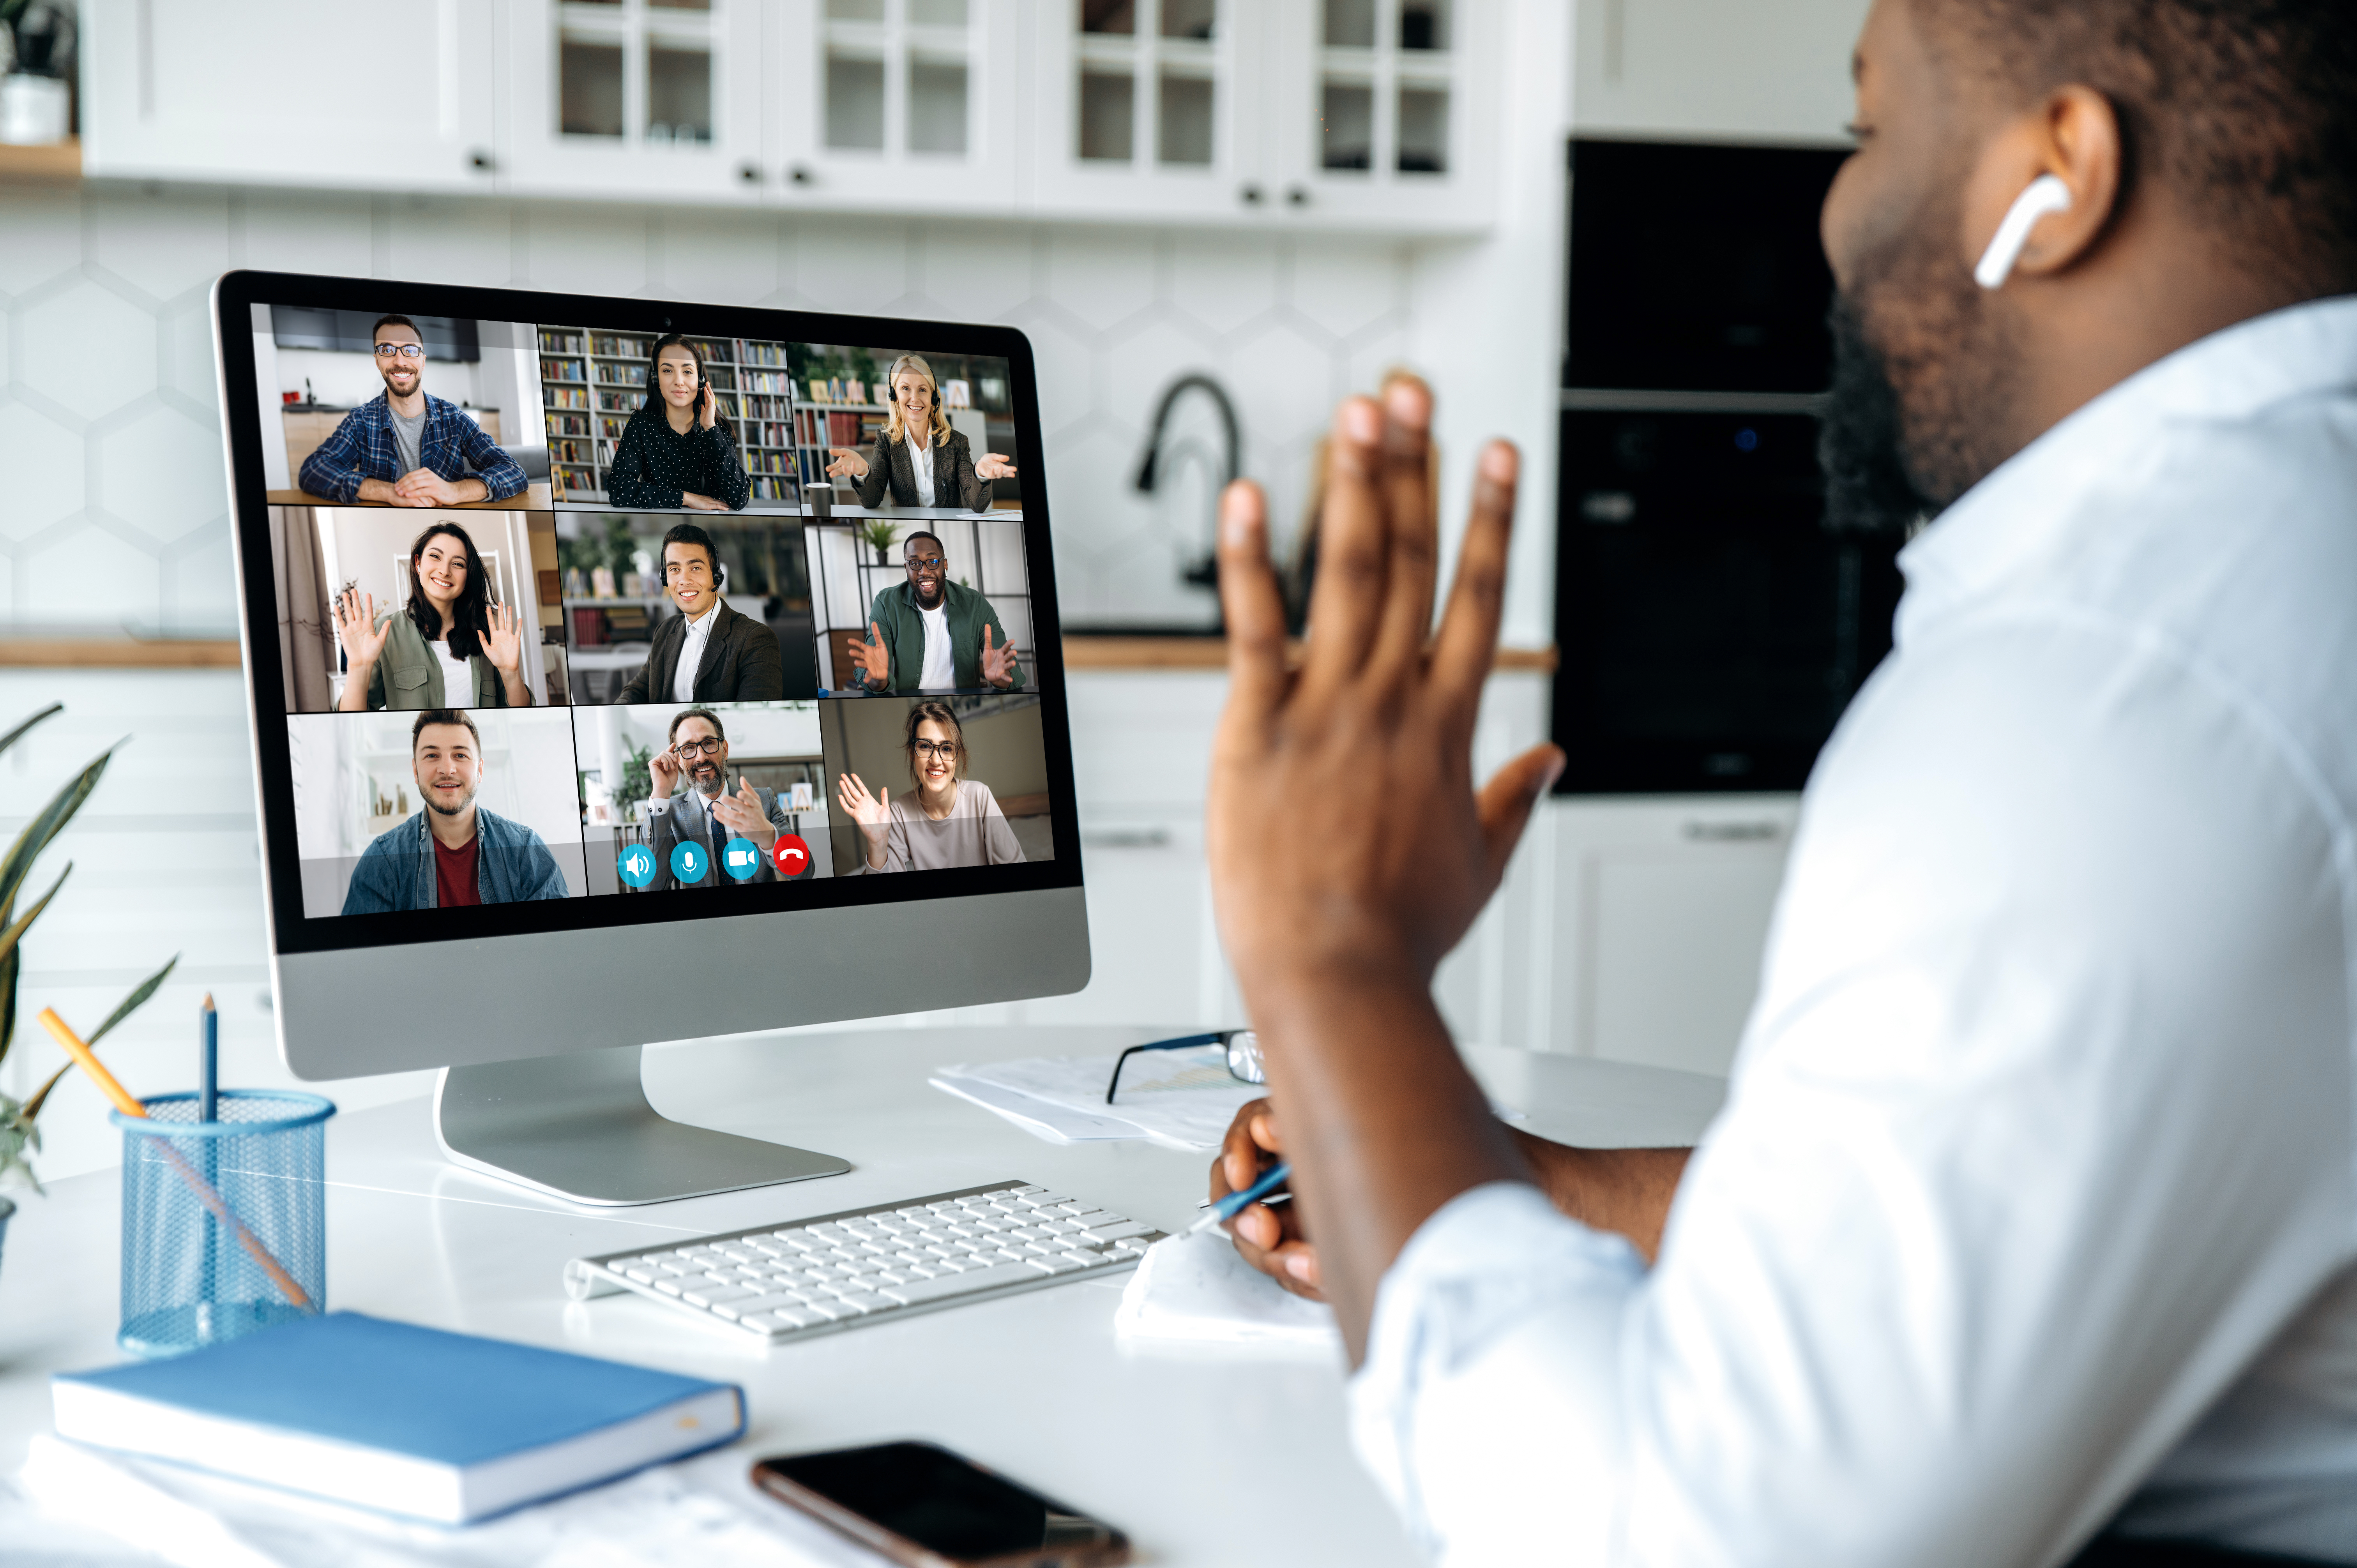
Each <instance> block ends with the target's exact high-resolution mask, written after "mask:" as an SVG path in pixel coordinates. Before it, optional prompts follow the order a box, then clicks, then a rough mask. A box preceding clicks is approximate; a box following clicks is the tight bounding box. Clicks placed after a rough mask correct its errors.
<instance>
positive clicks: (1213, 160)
mask: <svg viewBox="0 0 2357 1568" xmlns="http://www.w3.org/2000/svg"><path fill="white" fill-rule="evenodd" d="M1036 3H1037V4H1038V6H1039V15H1038V17H1037V20H1036V23H1035V35H1034V36H1035V38H1036V40H1037V41H1036V44H1035V48H1034V51H1033V56H1034V59H1035V60H1036V61H1037V68H1036V69H1037V70H1038V72H1039V92H1038V94H1037V96H1036V100H1035V113H1034V116H1033V119H1032V122H1031V126H1030V131H1029V135H1030V138H1031V142H1032V146H1033V156H1034V167H1035V169H1036V171H1037V175H1036V177H1037V178H1038V181H1039V195H1040V199H1041V204H1042V206H1043V208H1044V209H1045V210H1046V211H1047V212H1048V213H1049V214H1051V215H1062V214H1067V213H1069V214H1070V215H1071V216H1075V217H1084V216H1087V215H1089V214H1091V213H1094V214H1095V215H1097V216H1103V215H1104V214H1105V213H1107V212H1108V211H1113V212H1124V213H1138V214H1142V215H1156V216H1158V215H1161V214H1164V213H1168V214H1170V215H1172V216H1189V215H1193V214H1197V213H1212V212H1216V213H1222V214H1225V213H1229V212H1233V211H1240V210H1241V211H1250V210H1253V209H1257V208H1262V207H1264V206H1265V202H1266V191H1265V188H1264V182H1263V179H1262V177H1261V172H1260V171H1261V166H1262V156H1261V155H1262V149H1261V146H1260V127H1261V125H1262V124H1263V118H1262V116H1263V105H1262V103H1261V102H1260V96H1261V95H1260V92H1259V85H1260V83H1261V82H1262V81H1265V80H1266V72H1265V70H1264V69H1262V66H1261V62H1260V51H1259V49H1258V48H1257V47H1256V40H1257V38H1259V36H1260V34H1261V32H1262V31H1263V27H1262V22H1263V17H1264V13H1265V9H1266V8H1267V0H1036Z"/></svg>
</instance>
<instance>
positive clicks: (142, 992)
mask: <svg viewBox="0 0 2357 1568" xmlns="http://www.w3.org/2000/svg"><path fill="white" fill-rule="evenodd" d="M179 961H180V955H179V954H178V953H174V954H173V955H172V957H171V960H170V961H169V962H167V963H166V964H165V965H164V967H163V968H161V969H159V970H157V971H156V972H155V973H153V974H151V975H149V976H148V977H147V978H146V979H145V980H143V981H141V982H140V983H138V984H137V985H135V986H133V987H132V988H131V994H130V995H128V996H126V997H124V999H123V1001H122V1003H121V1004H119V1005H118V1006H116V1008H115V1009H114V1011H113V1012H112V1013H109V1014H108V1015H106V1022H105V1023H103V1024H101V1025H100V1026H98V1027H97V1028H95V1029H92V1030H91V1032H90V1037H89V1038H88V1039H86V1040H84V1041H83V1042H82V1043H83V1044H84V1045H89V1046H95V1045H96V1044H98V1042H99V1041H100V1040H102V1039H103V1038H104V1037H105V1036H106V1032H107V1031H108V1030H109V1029H112V1028H113V1027H114V1026H116V1025H117V1024H120V1023H122V1022H123V1020H124V1019H125V1018H128V1017H130V1016H131V1015H132V1014H134V1013H136V1012H137V1011H139V1009H140V1008H141V1007H142V1006H143V1005H145V1003H146V1001H147V999H148V998H149V997H151V996H153V995H155V994H156V987H157V986H159V985H161V984H163V983H164V977H165V976H166V975H167V974H169V973H171V972H172V971H173V969H174V967H175V966H177V965H178V963H179ZM73 1069H74V1064H73V1063H72V1061H70V1060H69V1061H67V1063H66V1064H65V1065H64V1066H63V1067H61V1068H59V1069H58V1070H57V1071H55V1072H53V1073H51V1074H49V1076H48V1079H47V1081H45V1082H44V1083H42V1085H41V1087H40V1088H38V1089H37V1090H33V1097H32V1098H31V1099H30V1100H27V1101H25V1106H24V1110H23V1111H22V1112H20V1113H19V1114H20V1115H21V1116H22V1117H23V1119H24V1121H25V1122H26V1123H27V1125H30V1123H31V1122H32V1120H33V1118H34V1117H36V1116H38V1115H39V1114H40V1113H41V1107H42V1106H44V1105H46V1104H48V1100H49V1090H53V1089H55V1088H56V1087H57V1086H58V1080H59V1079H61V1078H63V1077H65V1075H66V1074H68V1073H70V1072H71V1071H73ZM38 1146H39V1145H38V1144H36V1145H35V1147H37V1148H38Z"/></svg>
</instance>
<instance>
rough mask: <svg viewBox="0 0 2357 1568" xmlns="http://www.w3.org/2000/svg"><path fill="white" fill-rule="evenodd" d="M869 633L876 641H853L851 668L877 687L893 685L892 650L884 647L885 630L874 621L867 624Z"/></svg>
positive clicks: (856, 639) (855, 639)
mask: <svg viewBox="0 0 2357 1568" xmlns="http://www.w3.org/2000/svg"><path fill="white" fill-rule="evenodd" d="M867 632H868V635H869V636H870V637H873V638H874V639H876V640H875V641H873V642H869V641H866V639H861V638H854V639H851V667H852V668H853V669H855V670H856V671H859V673H860V674H862V675H865V676H866V678H867V679H868V681H869V682H871V683H873V684H875V685H877V686H889V685H890V684H891V683H892V650H890V649H888V648H887V647H885V646H884V628H882V627H880V626H878V625H877V624H876V623H875V622H874V621H872V620H871V621H869V622H868V623H867Z"/></svg>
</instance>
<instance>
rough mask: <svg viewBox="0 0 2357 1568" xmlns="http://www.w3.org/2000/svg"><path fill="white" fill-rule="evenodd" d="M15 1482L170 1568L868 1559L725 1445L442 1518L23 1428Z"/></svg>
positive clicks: (783, 1563) (53, 1509)
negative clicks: (779, 1495) (550, 1496)
mask: <svg viewBox="0 0 2357 1568" xmlns="http://www.w3.org/2000/svg"><path fill="white" fill-rule="evenodd" d="M17 1487H18V1488H20V1489H21V1491H22V1494H23V1495H24V1496H25V1497H26V1498H29V1499H30V1500H31V1501H32V1502H34V1503H36V1504H38V1507H39V1508H40V1509H41V1510H42V1512H44V1513H46V1514H48V1515H49V1516H51V1517H52V1518H57V1519H61V1520H71V1521H73V1522H75V1523H78V1524H80V1525H81V1526H84V1527H86V1528H88V1529H91V1530H98V1531H102V1532H103V1533H104V1534H105V1535H107V1536H110V1537H112V1538H113V1539H114V1540H115V1541H121V1542H123V1543H124V1544H125V1545H128V1546H131V1547H134V1548H136V1549H140V1550H142V1551H143V1552H152V1553H154V1556H153V1557H147V1558H145V1561H147V1562H150V1563H152V1562H154V1561H155V1560H156V1558H161V1559H162V1560H163V1561H164V1562H167V1563H172V1564H174V1565H175V1568H312V1565H313V1564H317V1563H335V1564H336V1565H337V1568H875V1565H876V1564H877V1563H879V1562H880V1561H881V1560H880V1559H879V1558H877V1557H876V1556H874V1555H873V1554H871V1553H869V1552H866V1550H864V1549H863V1548H861V1547H860V1546H858V1545H857V1544H856V1543H855V1542H853V1541H847V1540H845V1539H844V1538H843V1537H841V1536H839V1535H836V1534H835V1533H834V1531H832V1530H828V1529H827V1528H826V1527H825V1526H824V1525H823V1524H821V1523H819V1522H818V1521H817V1520H813V1519H810V1518H808V1517H807V1516H804V1515H802V1514H798V1513H796V1512H794V1511H793V1510H792V1509H788V1508H786V1507H784V1506H783V1505H781V1504H779V1503H775V1502H772V1501H770V1499H769V1498H765V1497H762V1496H761V1495H760V1494H759V1493H758V1492H756V1491H755V1490H754V1489H753V1487H752V1483H751V1482H750V1481H749V1480H748V1479H747V1478H746V1458H745V1453H744V1451H743V1450H742V1449H741V1448H737V1447H731V1448H724V1449H721V1450H718V1451H717V1452H716V1453H712V1454H705V1455H699V1456H697V1457H695V1458H693V1459H683V1460H681V1461H680V1462H678V1463H677V1464H673V1465H663V1466H657V1467H655V1468H654V1469H651V1470H641V1471H640V1472H639V1473H638V1474H637V1475H635V1476H626V1477H623V1478H621V1479H620V1480H618V1481H613V1482H610V1483H608V1484H607V1485H606V1486H602V1487H592V1488H590V1489H589V1490H587V1491H586V1492H576V1493H574V1494H572V1495H571V1496H569V1497H563V1498H555V1499H554V1500H552V1501H549V1502H545V1503H542V1504H539V1505H537V1506H535V1507H533V1508H527V1509H518V1510H517V1511H516V1512H514V1513H511V1514H506V1515H502V1516H501V1517H500V1518H498V1519H495V1520H485V1521H484V1522H483V1523H481V1524H477V1525H469V1526H467V1527H466V1528H464V1529H455V1530H453V1529H445V1528H443V1527H441V1526H439V1525H431V1524H419V1523H414V1522H411V1521H407V1520H396V1519H391V1518H388V1517H386V1516H384V1515H382V1514H375V1513H370V1512H367V1511H365V1510H363V1509H351V1508H345V1507H342V1506H340V1505H339V1504H335V1503H328V1502H320V1501H317V1500H315V1499H311V1498H301V1497H297V1496H295V1495H294V1494H292V1493H286V1492H279V1491H274V1490H272V1489H271V1488H269V1487H258V1486H254V1485H252V1484H250V1483H247V1482H242V1481H232V1480H229V1479H226V1478H224V1477H216V1476H208V1475H205V1474H204V1473H203V1472H201V1471H197V1470H190V1469H184V1468H182V1467H180V1466H175V1465H165V1464H158V1463H156V1462H154V1461H151V1460H144V1459H132V1458H128V1457H125V1456H124V1455H115V1454H108V1453H104V1452H102V1451H100V1450H98V1449H94V1448H85V1447H83V1446H81V1444H73V1443H68V1442H66V1441H65V1440H64V1439H62V1438H59V1437H56V1436H53V1435H50V1434H46V1433H44V1434H39V1435H38V1436H36V1437H35V1438H34V1439H33V1443H32V1447H31V1450H30V1452H29V1453H28V1455H27V1458H26V1461H25V1468H24V1469H23V1471H22V1472H20V1474H19V1476H18V1478H17ZM6 1500H7V1499H5V1498H0V1505H4V1504H5V1502H6ZM0 1517H5V1508H4V1507H0ZM0 1542H5V1537H0ZM6 1556H7V1552H6V1548H5V1544H0V1558H5V1557H6ZM80 1560H81V1559H79V1558H76V1559H69V1561H80ZM93 1560H98V1559H93Z"/></svg>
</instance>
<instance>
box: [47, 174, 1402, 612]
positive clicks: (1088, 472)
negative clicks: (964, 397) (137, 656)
mask: <svg viewBox="0 0 2357 1568" xmlns="http://www.w3.org/2000/svg"><path fill="white" fill-rule="evenodd" d="M0 233H4V234H5V235H6V236H7V238H6V241H5V243H0V323H5V326H0V333H5V336H0V351H5V362H6V366H7V381H6V387H5V392H0V472H5V473H7V474H9V475H10V476H11V477H12V481H13V483H12V487H11V492H10V494H9V495H8V496H7V497H6V498H5V499H0V614H5V618H6V620H7V622H8V623H9V624H10V625H12V626H15V627H19V628H44V629H46V628H70V627H72V626H90V627H93V628H98V627H104V628H113V627H116V626H120V625H124V624H128V625H131V626H133V627H135V628H141V629H146V630H154V629H161V630H165V631H170V632H178V633H182V634H188V635H229V634H231V631H232V630H233V623H232V619H231V615H232V610H231V591H232V589H231V583H232V579H231V569H230V559H229V508H228V501H227V498H226V492H225V486H224V480H223V468H222V462H221V434H220V424H219V416H218V412H217V404H218V402H219V394H218V392H217V390H216V388H215V386H214V381H213V369H212V363H211V339H210V328H209V320H208V316H207V299H206V295H207V290H208V289H209V287H210V285H211V282H212V279H213V277H214V275H215V274H217V273H218V272H220V271H221V269H222V268H225V267H231V266H244V267H255V268H263V269H272V270H283V271H292V272H302V271H333V270H365V271H366V272H368V273H369V274H371V275H373V276H378V277H386V278H414V279H417V280H420V281H426V282H437V283H465V284H479V285H495V286H505V287H520V288H533V287H542V288H558V289H567V290H580V291H584V292H591V293H610V294H638V295H656V296H662V297H669V298H675V299H706V300H711V301H714V302H716V303H721V304H732V305H737V304H741V305H769V306H787V307H794V308H802V309H813V310H856V311H864V312H872V313H877V314H883V315H891V316H907V317H952V318H965V319H985V320H992V321H999V322H1005V323H1006V324H1008V325H1010V326H1015V327H1020V328H1023V329H1024V330H1025V331H1027V332H1028V333H1029V334H1030V335H1031V338H1032V342H1033V345H1034V348H1035V350H1036V353H1037V357H1038V361H1039V377H1040V389H1039V392H1040V395H1039V402H1040V413H1041V419H1042V422H1043V424H1045V426H1046V428H1045V430H1044V431H1043V433H1042V435H1043V440H1044V444H1045V446H1046V450H1047V453H1048V459H1049V500H1050V502H1051V506H1052V510H1053V514H1054V518H1055V525H1056V542H1057V558H1058V562H1059V567H1060V570H1059V580H1060V587H1061V591H1062V595H1063V602H1064V615H1065V618H1066V619H1067V620H1068V621H1069V622H1071V623H1073V624H1077V625H1084V624H1089V623H1099V624H1103V623H1109V622H1133V621H1137V620H1141V619H1148V620H1161V621H1169V620H1175V619H1186V618H1195V619H1202V620H1208V619H1209V618H1210V608H1211V606H1210V601H1209V599H1208V596H1205V595H1204V594H1203V593H1202V592H1201V591H1200V590H1198V589H1193V588H1189V587H1185V586H1183V585H1180V584H1179V580H1178V573H1179V569H1180V568H1182V567H1183V566H1184V565H1185V564H1187V563H1189V561H1191V560H1193V559H1194V558H1196V557H1197V556H1199V555H1200V553H1202V551H1203V550H1204V548H1205V547H1206V546H1207V545H1208V543H1209V540H1210V516H1209V506H1210V496H1211V484H1210V483H1209V481H1208V480H1207V479H1206V478H1205V476H1206V475H1207V474H1208V473H1209V472H1210V470H1211V467H1213V466H1214V465H1215V464H1216V456H1215V455H1213V454H1211V452H1210V450H1209V446H1210V445H1211V444H1212V443H1211V435H1212V434H1213V433H1214V432H1215V430H1216V426H1215V424H1212V423H1211V421H1209V420H1208V418H1207V417H1206V416H1205V413H1204V412H1203V411H1202V410H1200V409H1190V410H1189V412H1188V413H1187V414H1186V415H1185V416H1184V417H1183V418H1182V419H1181V421H1180V428H1179V432H1178V434H1179V435H1180V436H1181V437H1182V439H1183V440H1184V442H1185V443H1186V444H1187V445H1188V446H1189V451H1190V454H1191V456H1192V458H1193V461H1192V463H1191V465H1190V466H1182V467H1183V469H1184V471H1183V472H1182V473H1181V475H1180V476H1179V478H1177V480H1176V481H1175V482H1174V483H1172V484H1171V485H1169V486H1167V487H1165V490H1164V493H1162V494H1159V495H1157V496H1146V495H1141V494H1139V493H1138V492H1137V490H1136V489H1134V488H1133V486H1132V485H1131V482H1130V481H1131V477H1132V475H1133V474H1134V472H1135V467H1136V464H1137V459H1138V456H1139V455H1140V451H1141V448H1142V446H1143V444H1144V441H1145V438H1146V424H1147V422H1148V421H1149V420H1150V419H1151V417H1152V413H1153V409H1154V406H1155V403H1156V402H1157V399H1158V395H1159V393H1160V392H1161V390H1162V389H1163V388H1164V387H1166V386H1167V385H1168V384H1169V382H1170V381H1172V379H1173V378H1175V377H1177V376H1179V375H1180V374H1182V373H1184V372H1186V371H1208V372H1210V373H1211V375H1213V376H1215V377H1217V378H1218V379H1219V380H1220V381H1222V383H1224V384H1225V385H1226V386H1227V388H1228V389H1229V391H1230V392H1231V393H1232V395H1233V396H1234V398H1235V401H1236V404H1237V409H1238V413H1239V414H1240V415H1241V417H1242V423H1243V440H1244V451H1243V468H1244V471H1245V472H1246V473H1249V474H1252V475H1254V476H1255V477H1257V478H1260V479H1261V480H1262V481H1263V482H1264V483H1265V484H1266V485H1267V486H1268V488H1269V490H1270V500H1271V503H1272V509H1273V512H1274V516H1275V520H1276V521H1277V524H1278V529H1279V532H1280V534H1281V535H1282V534H1283V533H1284V532H1288V531H1289V529H1290V527H1291V524H1292V521H1293V520H1294V518H1295V517H1296V516H1297V513H1298V510H1299V508H1300V505H1301V499H1302V495H1303V491H1304V488H1305V483H1304V482H1305V478H1306V468H1307V466H1308V459H1309V456H1310V453H1311V451H1312V449H1313V446H1314V443H1315V440H1316V433H1317V431H1318V428H1319V426H1320V425H1321V424H1322V422H1323V420H1324V418H1325V416H1326V413H1327V411H1328V410H1329V408H1330V407H1331V405H1332V403H1333V402H1334V400H1335V399H1336V398H1338V397H1340V396H1341V395H1342V394H1343V393H1345V392H1350V391H1352V390H1360V389H1357V388H1355V387H1354V384H1353V383H1354V381H1369V380H1371V372H1372V371H1379V370H1380V367H1382V366H1383V364H1385V363H1388V362H1391V361H1393V360H1396V359H1398V358H1399V357H1401V355H1402V354H1403V353H1404V352H1405V347H1406V343H1407V337H1408V306H1407V300H1408V270H1409V256H1408V252H1407V249H1406V247H1405V245H1403V244H1398V243H1393V242H1375V241H1367V240H1359V239H1351V238H1348V237H1332V238H1329V237H1301V238H1291V239H1278V238H1271V237H1266V236H1237V237H1229V236H1224V235H1204V234H1200V233H1169V232H1159V231H1146V230H1096V229H1077V228H1058V227H1050V226H1043V225H1027V224H994V223H948V222H941V221H933V220H924V221H916V220H881V219H845V218H810V217H799V218H762V217H749V216H747V215H743V214H733V213H716V214H698V213H684V214H683V213H680V212H676V211H661V212H655V211H644V210H634V209H625V208H615V207H589V206H551V205H538V204H526V203H520V202H503V201H478V200H468V201H457V200H420V199H402V198H374V199H371V198H365V197H345V196H320V195H315V194H300V193H289V192H283V191H262V190H251V191H249V190H217V189H216V190H198V189H176V188H167V189H163V190H156V191H143V190H139V189H135V188H107V187H90V188H81V189H76V190H62V191H60V190H50V189H40V188H15V189H7V188H0Z"/></svg>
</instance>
